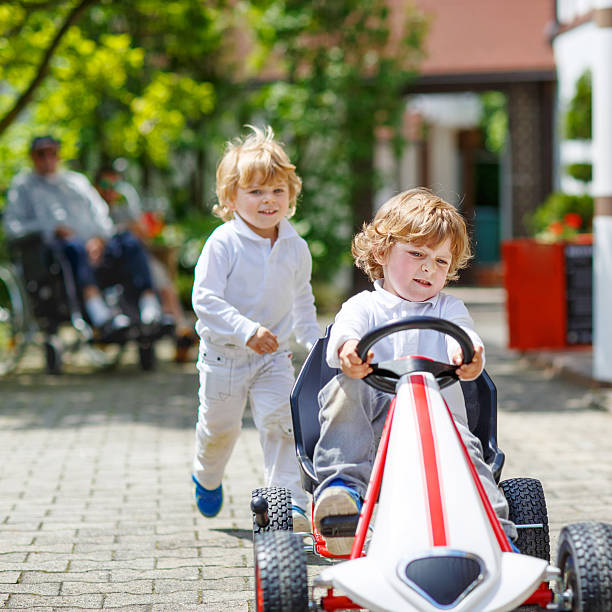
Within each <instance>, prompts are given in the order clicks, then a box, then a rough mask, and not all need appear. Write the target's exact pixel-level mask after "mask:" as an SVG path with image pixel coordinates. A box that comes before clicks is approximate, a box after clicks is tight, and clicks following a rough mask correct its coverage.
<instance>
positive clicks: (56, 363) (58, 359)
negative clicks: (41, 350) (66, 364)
mask: <svg viewBox="0 0 612 612" xmlns="http://www.w3.org/2000/svg"><path fill="white" fill-rule="evenodd" d="M45 364H46V368H47V374H54V375H58V374H61V373H62V345H61V343H60V341H59V339H58V338H47V339H46V340H45Z"/></svg>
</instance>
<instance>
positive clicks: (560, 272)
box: [502, 236, 593, 350]
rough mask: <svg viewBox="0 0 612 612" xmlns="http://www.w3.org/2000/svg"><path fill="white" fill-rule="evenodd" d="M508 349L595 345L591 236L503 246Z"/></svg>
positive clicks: (512, 243) (531, 241)
mask: <svg viewBox="0 0 612 612" xmlns="http://www.w3.org/2000/svg"><path fill="white" fill-rule="evenodd" d="M502 259H503V263H504V286H505V288H506V311H507V317H508V346H509V348H513V349H518V350H528V349H541V348H551V349H554V348H565V347H568V346H574V345H578V344H581V345H584V344H590V343H591V341H592V268H593V264H592V260H593V246H592V237H590V236H589V237H586V238H585V237H581V240H580V242H571V243H554V244H547V243H542V242H538V241H537V240H533V239H530V238H521V239H517V240H508V241H505V242H503V243H502Z"/></svg>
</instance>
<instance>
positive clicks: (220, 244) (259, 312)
mask: <svg viewBox="0 0 612 612" xmlns="http://www.w3.org/2000/svg"><path fill="white" fill-rule="evenodd" d="M311 271H312V258H311V256H310V251H309V250H308V245H307V244H306V241H305V240H304V239H303V238H301V237H300V236H299V235H298V234H297V232H296V231H295V229H294V228H293V226H292V225H291V224H290V223H289V221H287V220H286V219H283V220H282V221H281V223H280V225H279V231H278V238H277V239H276V241H275V242H274V246H272V247H270V240H269V239H267V238H262V237H261V236H259V235H257V234H256V233H255V232H254V231H253V230H251V229H250V228H249V226H248V225H247V224H246V223H245V222H244V221H243V220H242V219H241V218H240V217H238V216H237V215H236V216H235V217H234V219H232V220H231V221H228V222H226V223H224V224H223V225H220V226H219V227H218V228H217V229H215V231H214V232H213V233H212V234H211V235H210V237H209V238H208V240H207V241H206V243H205V244H204V248H203V249H202V253H201V255H200V258H199V260H198V263H197V265H196V269H195V279H194V284H193V309H194V311H195V313H196V315H197V317H198V320H197V322H196V330H197V332H198V334H199V336H200V337H201V338H202V339H203V340H205V341H206V340H208V341H210V342H213V343H215V344H221V345H234V346H238V347H245V346H246V343H247V341H248V340H249V339H250V338H251V336H252V335H253V334H254V333H255V332H256V331H257V329H258V328H259V327H260V326H264V327H267V328H268V329H269V330H270V331H271V332H272V333H274V334H275V335H276V337H277V338H278V343H279V349H280V350H286V349H288V348H289V339H290V336H291V333H292V332H293V333H294V334H295V337H296V339H297V341H298V342H299V343H300V344H303V345H304V346H310V345H311V344H313V343H314V342H315V341H316V339H317V338H318V337H319V336H320V335H321V329H320V327H319V324H318V323H317V319H316V311H315V305H314V297H313V294H312V287H311V285H310V275H311Z"/></svg>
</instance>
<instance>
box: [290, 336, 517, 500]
mask: <svg viewBox="0 0 612 612" xmlns="http://www.w3.org/2000/svg"><path fill="white" fill-rule="evenodd" d="M330 330H331V325H329V326H328V327H327V330H326V331H325V336H323V337H322V338H319V339H318V340H317V342H316V343H315V345H314V346H313V348H312V350H311V351H310V353H309V354H308V357H306V360H305V361H304V364H303V366H302V369H301V370H300V373H299V375H298V377H297V379H296V381H295V384H294V386H293V390H292V391H291V398H290V402H291V416H292V419H293V430H294V435H295V448H296V452H297V457H298V463H299V465H300V475H301V478H302V486H303V487H304V489H305V490H306V491H308V492H310V493H312V492H314V490H315V489H316V487H317V485H318V482H317V478H316V475H315V472H314V466H313V456H314V449H315V445H316V443H317V441H318V440H319V435H320V425H319V402H318V394H319V391H320V390H321V389H322V388H323V387H324V386H325V385H326V384H327V383H328V382H329V381H330V380H331V379H332V378H333V377H334V376H335V375H336V374H338V373H339V372H340V370H339V369H337V368H330V367H329V366H328V365H327V361H326V360H325V353H326V350H327V342H328V340H329V332H330ZM460 384H461V388H462V391H463V395H464V398H465V404H466V409H467V414H468V425H469V427H470V430H471V431H472V432H473V433H474V435H475V436H476V437H477V438H478V439H479V440H480V441H481V443H482V448H483V452H484V459H485V461H486V462H487V463H488V464H489V465H490V466H491V469H492V470H493V475H494V476H495V480H496V481H497V482H499V479H500V477H501V471H502V467H503V465H504V459H505V456H504V453H503V452H502V451H501V450H500V449H499V448H498V446H497V389H496V387H495V384H494V383H493V381H492V380H491V378H490V376H489V375H488V374H487V372H486V371H483V372H482V374H481V375H480V376H479V377H478V378H477V379H476V380H473V381H469V382H464V381H462V382H461V383H460Z"/></svg>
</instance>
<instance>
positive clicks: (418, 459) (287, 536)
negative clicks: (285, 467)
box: [251, 317, 612, 612]
mask: <svg viewBox="0 0 612 612" xmlns="http://www.w3.org/2000/svg"><path fill="white" fill-rule="evenodd" d="M408 329H433V330H436V331H438V332H441V333H444V334H448V335H449V336H451V337H453V338H454V339H455V340H457V342H458V343H459V345H460V346H461V349H462V351H463V354H464V356H465V360H466V361H471V359H472V356H473V354H474V349H473V345H472V343H471V341H470V339H469V337H468V336H467V334H465V332H464V331H463V330H462V329H461V328H459V327H457V326H456V325H454V324H452V323H450V322H448V321H444V320H441V319H435V318H431V317H413V318H409V319H404V320H401V321H397V322H393V323H391V324H388V325H385V326H382V327H379V328H377V329H374V330H372V331H371V332H369V333H368V334H366V335H365V336H364V337H363V338H362V340H361V342H360V343H359V346H358V352H359V354H360V355H361V357H362V358H364V357H365V355H366V354H367V352H368V350H369V349H370V348H371V347H372V346H373V345H374V344H375V343H376V342H377V341H379V340H381V339H382V338H384V337H386V336H388V335H390V334H392V333H395V332H400V331H403V330H408ZM328 335H329V330H328V333H327V335H326V337H325V338H321V339H320V340H319V342H318V343H317V345H315V347H314V348H313V349H312V351H311V353H310V354H309V356H308V358H307V359H306V361H305V363H304V366H303V368H302V371H301V372H300V375H299V377H298V379H297V381H296V384H295V387H294V389H293V392H292V397H291V407H292V414H293V423H294V429H295V437H296V449H297V453H298V459H299V463H300V468H301V474H302V483H303V486H304V488H305V489H306V490H308V491H310V492H312V491H314V488H315V487H316V484H317V483H316V477H315V475H314V470H313V465H312V456H313V449H314V445H315V444H316V441H317V439H318V435H319V423H318V418H317V412H318V407H317V393H318V391H319V389H320V388H321V387H322V386H323V385H324V384H325V383H326V382H327V381H328V380H329V379H330V378H331V377H332V376H334V375H335V373H336V370H333V369H331V368H329V367H328V366H327V364H326V363H325V347H326V344H327V338H328ZM372 367H373V370H374V371H373V372H372V373H371V374H370V375H369V376H368V377H367V378H366V379H364V381H365V382H366V383H367V384H370V385H372V386H374V387H375V388H377V389H381V390H384V391H388V392H392V393H395V394H396V396H395V398H394V400H393V401H392V403H391V406H390V409H389V413H388V416H387V420H386V423H385V427H384V430H383V434H382V439H381V442H380V446H379V448H378V453H377V456H376V460H375V462H374V467H373V470H372V476H371V480H370V483H369V486H368V490H367V493H366V496H365V499H364V502H363V506H362V509H361V514H360V516H359V521H358V524H357V527H356V531H355V524H354V522H353V524H352V525H346V524H343V523H342V522H337V523H335V524H334V523H333V522H332V524H328V525H324V526H323V527H322V530H323V531H325V533H323V534H321V533H318V532H317V531H316V530H315V529H314V525H313V535H312V536H311V538H312V539H311V541H312V543H311V544H310V543H305V542H309V540H308V538H306V537H305V536H306V535H308V534H296V533H293V532H292V521H291V495H290V492H289V491H288V490H286V489H282V488H265V489H256V490H254V491H253V494H252V500H251V510H252V512H253V531H254V561H255V591H256V593H255V595H256V596H255V600H256V607H257V610H258V611H265V612H268V611H273V610H274V611H279V610H282V611H287V612H289V611H292V612H295V611H301V610H327V611H331V610H357V609H368V610H373V611H385V612H387V611H403V610H418V611H422V612H426V611H436V610H453V611H454V610H458V611H459V610H461V611H464V610H478V611H480V610H482V611H484V610H487V611H492V610H499V611H501V610H513V609H516V608H519V609H520V608H521V607H522V606H527V607H530V608H531V609H533V608H534V607H536V608H537V607H538V606H539V607H541V608H546V609H548V610H573V611H598V612H601V611H604V610H612V526H610V525H607V524H605V523H577V524H572V525H568V526H566V527H564V528H563V530H562V531H561V534H560V538H559V547H558V554H557V563H556V565H551V564H550V563H549V556H550V540H549V533H548V517H547V511H546V502H545V499H544V493H543V490H542V486H541V484H540V482H539V481H538V480H535V479H530V478H515V479H510V480H506V481H503V482H501V483H500V487H501V489H502V491H503V492H504V494H505V496H506V499H507V501H508V504H509V507H510V519H511V520H512V521H513V522H514V523H515V524H516V526H517V530H518V533H519V537H518V540H517V541H516V546H517V547H518V549H519V550H520V554H518V553H516V552H513V549H512V546H511V544H510V542H509V541H508V539H507V537H506V535H505V533H504V531H503V529H502V527H501V525H500V523H499V520H498V518H497V516H496V515H495V513H494V511H493V509H492V507H491V505H490V502H489V500H488V498H487V496H486V494H485V492H484V489H483V487H482V484H481V482H480V479H479V478H478V475H477V473H476V471H475V468H474V467H473V464H472V461H471V459H470V457H469V455H468V453H467V450H466V448H465V446H464V444H463V441H462V439H461V437H460V436H459V433H458V431H457V429H456V427H455V425H454V421H453V419H452V417H451V415H450V412H449V410H448V408H447V406H446V404H445V402H444V400H443V399H442V396H441V394H440V389H441V388H443V387H445V386H447V385H450V384H453V383H456V382H457V377H456V374H455V370H456V366H452V365H449V364H445V363H440V362H435V361H431V360H428V359H424V358H404V359H397V360H393V361H389V362H385V363H379V364H376V365H373V366H372ZM460 384H461V385H462V389H463V392H464V396H465V398H466V406H467V408H468V420H469V425H470V429H471V430H472V431H473V432H474V433H475V435H476V436H477V437H479V438H480V439H481V442H482V444H483V449H484V456H485V461H487V462H488V463H489V465H491V467H492V469H493V473H494V474H495V476H496V479H497V480H498V482H499V476H500V474H501V469H502V466H503V462H504V455H503V453H502V452H501V451H500V450H499V448H498V447H497V443H496V423H497V414H496V390H495V386H494V385H493V383H492V381H491V379H490V378H489V377H488V375H487V374H486V372H483V374H482V375H481V376H480V377H479V378H478V380H477V381H471V382H468V383H466V382H461V383H460ZM376 504H378V507H377V512H376V520H375V521H374V522H373V521H372V514H373V510H374V506H375V505H376ZM329 518H332V517H329ZM344 523H346V521H345V522H344ZM332 533H336V534H337V535H342V534H352V533H355V536H354V541H353V546H352V550H351V554H350V556H349V557H348V558H346V557H345V558H344V559H347V560H340V559H337V558H336V561H340V562H335V563H332V564H330V565H329V566H328V567H326V568H324V569H323V570H322V571H321V573H320V574H319V575H318V576H317V577H316V578H315V580H314V585H313V588H312V595H309V589H308V577H307V566H306V554H305V553H306V551H309V552H313V553H314V554H316V555H319V556H321V557H325V558H328V559H330V561H332V562H333V561H334V559H333V558H332V557H333V556H332V555H331V554H330V553H329V552H328V551H327V548H326V546H325V540H324V537H323V536H324V535H331V534H332ZM315 587H323V589H325V588H326V589H327V594H326V595H325V596H323V597H321V598H320V600H319V601H314V597H313V596H314V588H315ZM336 589H337V590H338V591H340V592H341V594H338V595H337V594H336V592H335V590H336Z"/></svg>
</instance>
